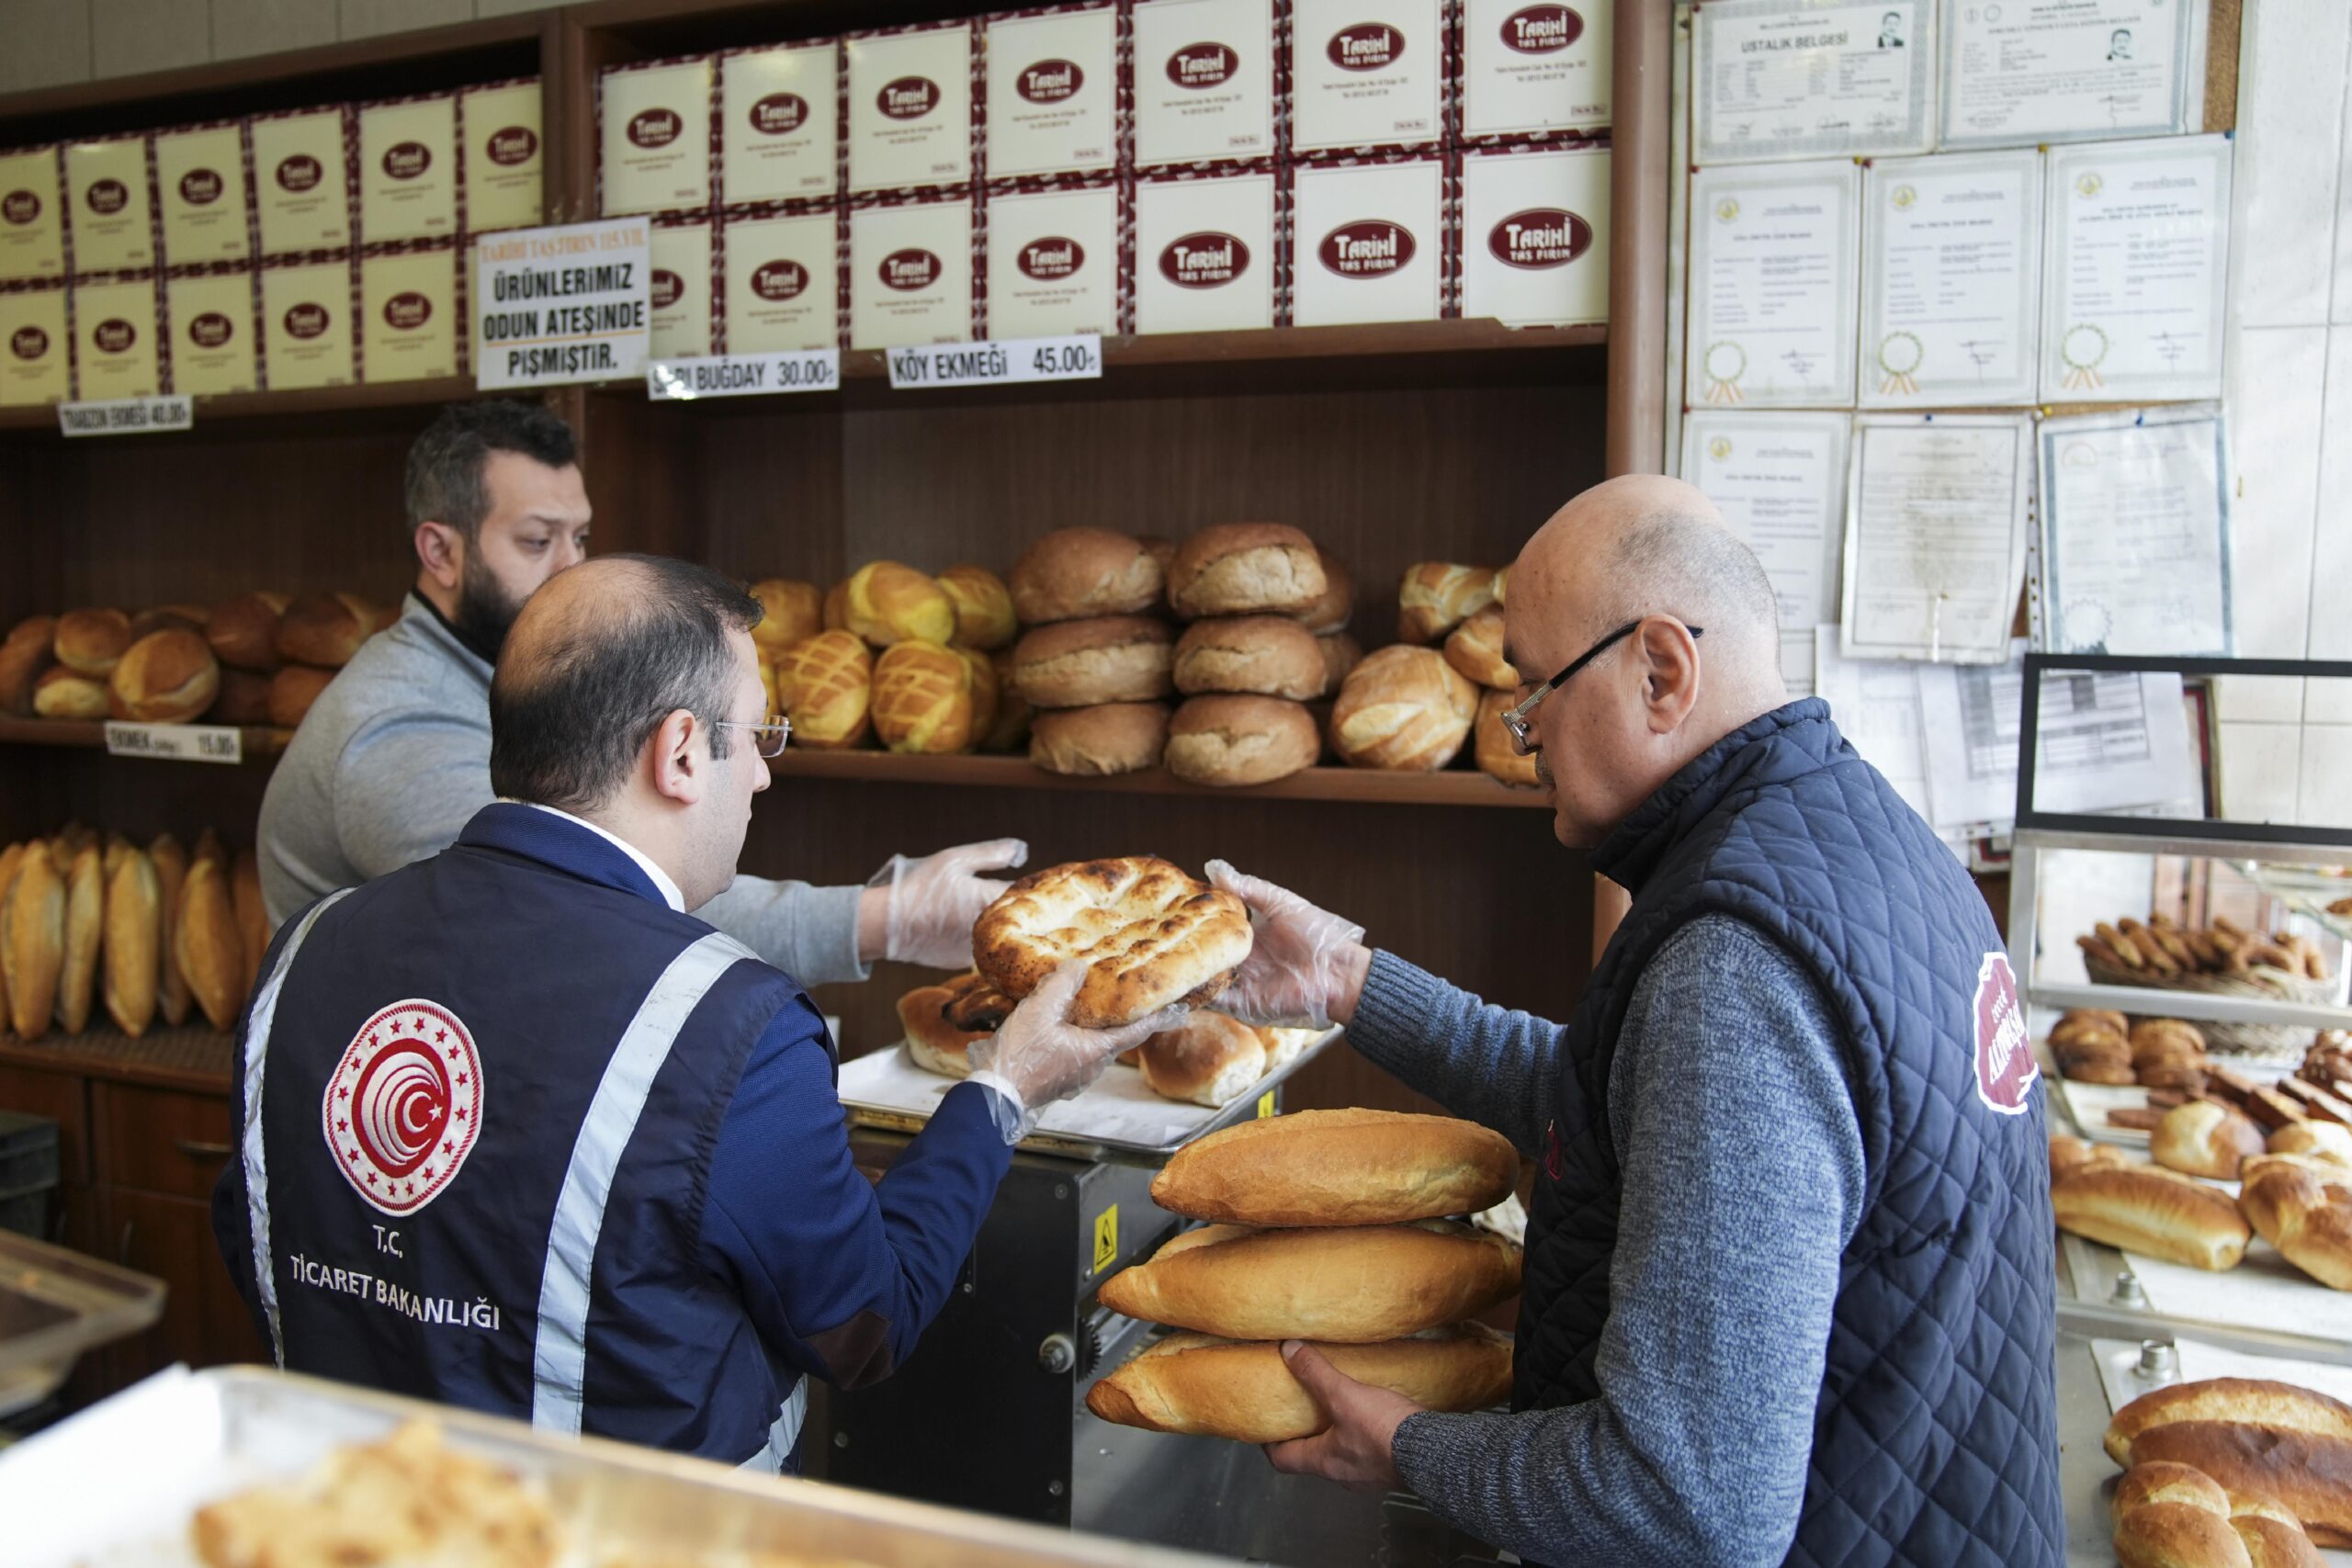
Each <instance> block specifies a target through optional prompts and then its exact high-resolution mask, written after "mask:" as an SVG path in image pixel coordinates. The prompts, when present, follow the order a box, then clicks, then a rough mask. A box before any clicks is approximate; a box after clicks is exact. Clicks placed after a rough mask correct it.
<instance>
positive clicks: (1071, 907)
mask: <svg viewBox="0 0 2352 1568" xmlns="http://www.w3.org/2000/svg"><path fill="white" fill-rule="evenodd" d="M1249 955H1250V919H1249V915H1248V913H1247V911H1246V910H1245V909H1244V908H1243V907H1242V903H1241V900H1240V899H1238V898H1237V897H1234V896H1233V895H1232V894H1230V893H1227V892H1224V891H1222V890H1220V889H1216V888H1212V887H1209V886H1205V885H1204V884H1203V883H1200V882H1198V881H1195V880H1194V879H1193V878H1192V877H1191V876H1188V875H1186V874H1184V872H1182V870H1180V869H1179V868H1178V867H1176V866H1174V865H1171V864H1170V863H1168V862H1167V861H1164V860H1161V859H1159V857H1158V856H1156V855H1130V856H1127V857H1125V858H1124V859H1112V860H1093V861H1080V862H1076V863H1071V864H1068V865H1057V866H1048V867H1046V869H1045V870H1043V871H1035V872H1031V873H1030V874H1028V875H1027V876H1024V877H1023V878H1022V879H1021V880H1020V881H1018V882H1015V883H1014V884H1012V886H1010V887H1008V888H1007V889H1005V891H1004V894H1003V896H1002V897H999V898H998V899H997V900H996V902H994V903H993V904H990V905H989V907H988V908H987V909H986V910H985V911H984V912H983V913H982V914H981V916H980V918H979V919H978V921H976V922H975V923H974V925H973V927H972V956H973V960H974V962H975V964H976V965H977V966H978V969H979V971H980V973H981V974H983V975H986V976H988V977H989V979H990V980H991V981H993V982H994V983H995V984H996V985H997V987H999V988H1000V989H1001V990H1003V991H1004V992H1005V994H1006V995H1008V996H1014V997H1025V996H1027V995H1028V994H1029V993H1030V992H1031V991H1033V990H1035V989H1036V988H1037V987H1038V986H1039V985H1041V984H1042V983H1043V982H1044V980H1045V978H1046V976H1047V975H1049V974H1051V973H1053V972H1054V971H1056V970H1057V969H1058V968H1060V967H1061V966H1062V965H1063V964H1066V963H1068V962H1069V961H1070V960H1072V959H1077V960H1080V961H1081V963H1082V964H1083V965H1084V971H1083V978H1082V981H1081V983H1080V987H1079V989H1078V992H1077V996H1076V998H1075V999H1074V1000H1073V1001H1072V1003H1071V1008H1070V1021H1072V1022H1073V1023H1076V1024H1079V1025H1081V1026H1083V1027H1086V1028H1090V1029H1105V1028H1117V1027H1120V1026H1123V1025H1125V1024H1128V1023H1132V1022H1134V1021H1136V1020H1137V1019H1139V1018H1142V1017H1145V1016H1146V1015H1148V1014H1150V1013H1154V1012H1157V1011H1158V1010H1160V1009H1161V1008H1164V1007H1166V1006H1168V1005H1169V1004H1170V1003H1172V1002H1180V1001H1182V1002H1198V1003H1203V1004H1206V1003H1209V1002H1213V1001H1215V1000H1216V997H1217V994H1218V993H1219V992H1220V991H1221V990H1223V989H1224V987H1225V984H1226V982H1227V979H1228V978H1229V977H1230V976H1232V974H1233V972H1234V970H1235V969H1236V967H1238V965H1239V964H1240V963H1241V962H1242V960H1243V959H1245V958H1247V957H1248V956H1249ZM1147 1032H1148V1031H1147ZM1131 1043H1132V1042H1131ZM1122 1049H1125V1047H1122Z"/></svg>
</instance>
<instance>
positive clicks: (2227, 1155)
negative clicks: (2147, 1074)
mask: <svg viewBox="0 0 2352 1568" xmlns="http://www.w3.org/2000/svg"><path fill="white" fill-rule="evenodd" d="M2262 1151H2263V1136H2262V1129H2261V1128H2259V1127H2257V1126H2256V1125H2255V1124H2254V1122H2252V1121H2250V1120H2248V1119H2247V1118H2246V1117H2245V1116H2244V1115H2242V1114H2240V1113H2239V1112H2238V1111H2234V1110H2233V1109H2231V1108H2230V1107H2229V1106H2226V1105H2217V1104H2215V1103H2214V1102H2213V1101H2211V1100H2189V1101H2188V1103H2186V1104H2183V1105H2176V1106H2174V1107H2173V1108H2172V1109H2171V1110H2170V1111H2165V1119H2164V1120H2163V1121H2162V1122H2158V1123H2157V1124H2156V1128H2155V1131H2154V1132H2153V1133H2151V1134H2149V1135H2148V1153H2149V1154H2151V1155H2152V1156H2154V1157H2155V1161H2156V1163H2157V1164H2158V1165H2160V1166H2163V1167H2164V1168H2165V1169H2166V1170H2177V1171H2179V1172H2180V1173H2181V1174H2182V1175H2184V1176H2209V1177H2211V1178H2212V1179H2215V1180H2217V1181H2234V1180H2236V1179H2237V1175H2238V1162H2239V1161H2240V1160H2242V1159H2244V1158H2245V1157H2246V1156H2248V1155H2258V1154H2260V1153H2262Z"/></svg>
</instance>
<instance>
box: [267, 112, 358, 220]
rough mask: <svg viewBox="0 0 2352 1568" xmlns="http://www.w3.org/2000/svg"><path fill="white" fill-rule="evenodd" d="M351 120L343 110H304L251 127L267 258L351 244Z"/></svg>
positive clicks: (268, 118)
mask: <svg viewBox="0 0 2352 1568" xmlns="http://www.w3.org/2000/svg"><path fill="white" fill-rule="evenodd" d="M346 118H347V117H346V115H345V111H344V110H342V109H339V108H333V109H303V110H300V111H298V112H296V113H293V114H282V115H265V116H262V117H260V118H256V119H254V121H253V123H252V124H251V125H250V126H249V127H248V128H247V130H246V133H245V134H246V137H247V140H248V141H249V142H250V144H251V145H252V148H253V157H254V164H253V167H254V210H255V211H256V212H257V213H258V215H259V218H260V224H261V253H262V254H263V255H265V256H277V255H291V254H297V253H299V252H303V251H333V250H340V249H342V248H343V247H344V246H345V245H348V244H350V243H351V221H352V219H351V184H350V175H349V172H348V169H347V166H346V140H347V138H346V132H347V131H348V130H349V127H348V125H347V124H346Z"/></svg>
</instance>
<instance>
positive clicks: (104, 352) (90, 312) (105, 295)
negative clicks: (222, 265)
mask: <svg viewBox="0 0 2352 1568" xmlns="http://www.w3.org/2000/svg"><path fill="white" fill-rule="evenodd" d="M73 296H74V298H73V309H74V396H75V397H77V398H79V399H82V400H85V401H88V400H95V399H99V398H151V397H153V396H154V395H155V394H156V393H158V392H160V391H162V390H163V389H164V378H163V370H162V361H161V358H160V356H158V355H157V354H156V352H155V347H156V340H157V338H158V336H159V335H160V334H159V333H157V331H156V325H155V323H156V313H155V280H154V278H153V276H142V277H131V278H104V279H84V278H76V279H75V280H74V287H73Z"/></svg>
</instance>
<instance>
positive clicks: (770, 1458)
mask: <svg viewBox="0 0 2352 1568" xmlns="http://www.w3.org/2000/svg"><path fill="white" fill-rule="evenodd" d="M808 1419H809V1380H808V1379H807V1378H795V1379H794V1380H793V1382H792V1397H791V1398H790V1399H787V1400H786V1401H785V1402H784V1404H783V1407H782V1408H781V1409H779V1410H777V1411H776V1413H775V1424H774V1425H772V1426H770V1427H768V1440H767V1441H766V1442H764V1443H763V1444H762V1445H760V1451H759V1452H757V1453H755V1454H753V1455H752V1457H751V1458H750V1459H747V1460H745V1461H743V1462H742V1463H741V1464H739V1465H737V1466H736V1467H735V1468H736V1469H738V1470H748V1471H750V1472H752V1474H754V1475H782V1474H783V1473H784V1463H785V1461H786V1460H788V1459H790V1458H791V1457H792V1450H793V1449H794V1447H795V1446H796V1445H797V1444H798V1443H799V1441H800V1427H801V1423H803V1422H804V1421H806V1420H808Z"/></svg>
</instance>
